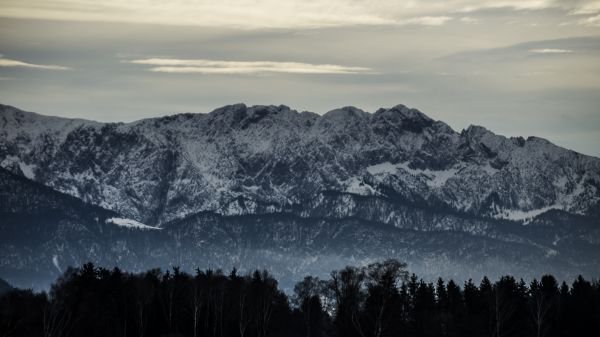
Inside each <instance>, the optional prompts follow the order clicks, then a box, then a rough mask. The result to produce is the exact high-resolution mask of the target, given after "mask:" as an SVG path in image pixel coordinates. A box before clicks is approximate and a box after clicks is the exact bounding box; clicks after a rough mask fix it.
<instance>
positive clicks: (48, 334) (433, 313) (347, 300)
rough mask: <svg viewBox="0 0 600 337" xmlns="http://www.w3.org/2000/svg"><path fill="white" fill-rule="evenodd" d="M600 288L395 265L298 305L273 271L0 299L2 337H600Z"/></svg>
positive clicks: (356, 276)
mask: <svg viewBox="0 0 600 337" xmlns="http://www.w3.org/2000/svg"><path fill="white" fill-rule="evenodd" d="M599 332H600V282H598V281H588V280H585V279H583V278H582V277H578V278H577V279H576V280H574V281H573V282H572V283H571V284H570V285H568V284H567V283H565V282H563V283H562V284H559V283H558V282H557V280H556V279H555V278H554V277H553V276H551V275H544V276H542V277H541V278H540V279H539V280H533V281H532V282H530V283H526V282H524V281H523V280H515V278H513V277H511V276H504V277H501V278H500V279H498V280H496V281H495V282H492V281H491V280H489V279H487V278H483V280H481V282H479V283H474V282H473V281H471V280H469V281H468V282H465V283H464V284H462V285H459V284H457V283H455V282H454V281H452V280H448V281H445V280H442V279H438V280H437V282H435V283H428V282H425V281H423V280H422V279H419V278H418V277H417V276H416V275H414V274H412V275H409V273H408V272H407V269H406V265H405V264H403V263H401V262H398V261H396V260H388V261H384V262H381V263H373V264H370V265H368V266H366V267H362V268H357V267H346V268H344V269H341V270H337V271H333V272H332V273H331V275H330V277H329V279H326V280H320V279H319V278H316V277H312V276H307V277H306V278H304V280H302V281H301V282H299V283H297V284H296V286H295V288H294V291H293V294H290V295H289V296H288V295H286V294H285V293H284V292H282V291H281V290H280V289H278V284H277V280H276V279H275V278H274V277H272V276H271V275H270V274H269V273H268V272H267V271H254V272H252V273H249V274H245V275H240V274H239V273H238V272H237V271H236V270H233V271H231V272H229V273H223V272H222V271H220V270H216V271H213V270H204V271H202V270H197V271H196V273H195V274H194V275H190V274H188V273H185V272H182V271H181V270H180V269H179V268H173V269H172V270H168V271H165V272H163V271H161V270H159V269H153V270H149V271H147V272H144V273H139V274H131V273H126V272H123V271H121V270H119V269H118V268H115V269H113V270H109V269H105V268H100V267H96V266H94V265H93V264H91V263H87V264H85V265H83V266H81V267H80V268H69V269H68V270H67V271H66V272H65V273H64V274H63V275H62V276H61V277H60V278H59V279H58V280H57V281H56V282H55V283H54V284H53V285H52V287H51V289H50V291H49V292H47V293H46V292H41V293H36V292H33V291H32V290H22V289H11V290H8V291H6V292H5V293H4V294H3V295H2V297H1V298H0V336H5V337H8V336H18V337H26V336H44V337H67V336H90V337H93V336H123V337H125V336H132V337H134V336H139V337H153V336H193V337H197V336H211V337H217V336H218V337H226V336H232V337H233V336H235V337H246V336H247V337H266V336H305V337H319V336H340V337H341V336H344V337H345V336H348V337H371V336H372V337H383V336H423V337H425V336H448V337H450V336H461V337H463V336H491V337H509V336H515V337H517V336H533V337H554V336H556V337H559V336H598V334H599Z"/></svg>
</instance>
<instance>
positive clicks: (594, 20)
mask: <svg viewBox="0 0 600 337" xmlns="http://www.w3.org/2000/svg"><path fill="white" fill-rule="evenodd" d="M577 23H578V24H579V25H581V26H588V27H600V15H596V16H591V17H588V18H585V19H581V20H579V21H578V22H577Z"/></svg>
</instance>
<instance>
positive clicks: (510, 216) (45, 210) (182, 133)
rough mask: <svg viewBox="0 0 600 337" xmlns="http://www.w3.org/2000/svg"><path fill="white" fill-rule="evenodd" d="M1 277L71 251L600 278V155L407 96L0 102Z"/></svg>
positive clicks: (126, 259) (146, 261)
mask: <svg viewBox="0 0 600 337" xmlns="http://www.w3.org/2000/svg"><path fill="white" fill-rule="evenodd" d="M0 167H1V168H0V196H1V197H2V198H1V200H0V214H1V215H2V216H1V219H0V225H1V227H2V229H1V230H2V232H3V233H4V234H3V235H2V238H0V278H4V279H6V280H7V281H9V282H10V283H11V284H13V285H17V286H32V287H44V286H45V285H46V286H47V284H49V282H50V281H51V280H53V279H55V278H56V277H57V276H58V275H60V273H61V272H63V271H64V269H65V268H66V266H68V265H77V264H80V263H82V262H86V261H94V262H96V263H99V264H101V265H106V266H115V265H117V266H119V267H121V268H124V269H127V270H131V271H137V270H146V269H148V268H151V267H168V266H173V265H180V266H182V267H184V268H186V269H193V268H196V267H200V268H205V267H211V268H219V267H222V268H233V267H237V268H238V269H241V270H250V269H252V268H268V269H269V270H271V271H273V272H274V274H276V276H278V278H279V279H281V280H282V282H283V283H284V287H285V286H290V285H291V284H293V282H294V281H297V280H299V279H301V278H302V276H303V275H304V274H307V273H312V274H316V275H324V274H326V273H327V272H329V271H330V270H332V269H336V268H340V267H343V266H344V265H346V264H364V263H369V262H371V261H373V260H381V259H383V258H387V257H395V258H399V259H401V260H404V261H407V262H408V264H409V269H411V270H412V271H414V272H417V273H419V274H420V275H423V276H424V277H431V278H433V277H437V276H443V277H452V278H454V279H457V280H463V279H467V278H474V279H477V278H480V277H481V276H482V275H489V276H492V277H493V276H497V275H500V274H503V273H510V274H513V275H517V276H521V277H525V278H529V277H533V276H538V277H539V276H540V274H542V273H553V274H555V275H557V276H558V277H559V278H572V277H573V276H576V275H577V274H583V275H587V276H592V277H597V276H598V275H597V272H598V270H600V159H599V158H595V157H591V156H586V155H583V154H579V153H577V152H574V151H571V150H567V149H564V148H561V147H559V146H556V145H554V144H552V143H550V142H549V141H547V140H545V139H542V138H537V137H529V138H527V139H525V138H522V137H511V138H507V137H504V136H501V135H496V134H494V133H493V132H491V131H489V130H487V129H485V128H484V127H481V126H469V127H468V128H467V129H465V130H462V131H461V132H456V131H454V130H453V129H452V128H451V127H449V126H448V125H447V124H445V123H443V122H441V121H436V120H433V119H431V118H429V117H428V116H426V115H425V114H423V113H421V112H420V111H418V110H416V109H411V108H408V107H406V106H403V105H398V106H395V107H393V108H389V109H379V110H377V111H376V112H374V113H368V112H365V111H362V110H360V109H357V108H354V107H344V108H341V109H336V110H332V111H329V112H327V113H325V114H322V115H320V114H316V113H312V112H297V111H295V110H292V109H290V108H289V107H287V106H252V107H248V106H246V105H244V104H235V105H229V106H225V107H222V108H219V109H216V110H214V111H212V112H210V113H207V114H200V113H186V114H177V115H172V116H166V117H160V118H150V119H144V120H139V121H135V122H132V123H99V122H95V121H88V120H82V119H66V118H59V117H49V116H43V115H39V114H35V113H32V112H26V111H22V110H19V109H17V108H14V107H11V106H6V105H0Z"/></svg>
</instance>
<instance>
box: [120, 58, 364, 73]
mask: <svg viewBox="0 0 600 337" xmlns="http://www.w3.org/2000/svg"><path fill="white" fill-rule="evenodd" d="M127 62H128V63H133V64H142V65H149V66H152V67H151V68H149V70H150V71H152V72H162V73H179V74H193V73H196V74H261V73H291V74H368V73H373V70H372V69H371V68H366V67H348V66H341V65H335V64H311V63H301V62H274V61H221V60H205V59H167V58H148V59H137V60H131V61H127Z"/></svg>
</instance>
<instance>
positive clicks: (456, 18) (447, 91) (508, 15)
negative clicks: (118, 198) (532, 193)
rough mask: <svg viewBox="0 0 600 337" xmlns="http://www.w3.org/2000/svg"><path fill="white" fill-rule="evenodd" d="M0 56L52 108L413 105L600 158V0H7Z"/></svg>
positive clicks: (2, 66)
mask: <svg viewBox="0 0 600 337" xmlns="http://www.w3.org/2000/svg"><path fill="white" fill-rule="evenodd" d="M0 54H1V56H0V103H4V104H10V105H14V106H16V107H19V108H22V109H24V110H29V111H35V112H38V113H42V114H47V115H57V116H65V117H80V118H87V119H94V120H99V121H132V120H136V119H140V118H146V117H154V116H161V115H167V114H173V113H179V112H209V111H211V110H213V109H215V108H217V107H220V106H222V105H226V104H232V103H238V102H244V103H246V104H249V105H252V104H285V105H289V106H290V107H292V108H294V109H296V110H298V111H302V110H309V111H313V112H317V113H324V112H326V111H329V110H332V109H334V108H337V107H341V106H348V105H353V106H357V107H359V108H362V109H364V110H367V111H375V110H376V109H377V108H379V107H390V106H393V105H396V104H399V103H402V104H405V105H408V106H410V107H414V108H417V109H419V110H421V111H423V112H424V113H426V114H427V115H429V116H431V117H432V118H435V119H439V120H443V121H445V122H446V123H448V124H450V125H451V126H452V127H453V128H454V129H455V130H457V131H460V130H461V129H463V128H465V127H467V126H468V125H469V124H477V125H483V126H485V127H487V128H488V129H490V130H492V131H494V132H496V133H499V134H504V135H507V136H517V135H521V136H525V137H526V136H531V135H536V136H540V137H544V138H547V139H549V140H551V141H553V142H554V143H556V144H558V145H561V146H564V147H567V148H570V149H574V150H576V151H579V152H582V153H585V154H590V155H595V156H600V1H587V0H582V1H578V0H568V1H551V0H531V1H529V0H520V1H516V0H514V1H513V0H504V1H491V0H447V1H433V0H426V1H402V0H394V1H381V0H370V1H369V0H291V1H285V0H269V1H256V0H254V1H250V0H221V1H191V0H179V1H155V0H128V1H120V0H119V1H117V0H109V1H98V0H60V1H51V0H50V1H49V0H39V1H35V0H0Z"/></svg>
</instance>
